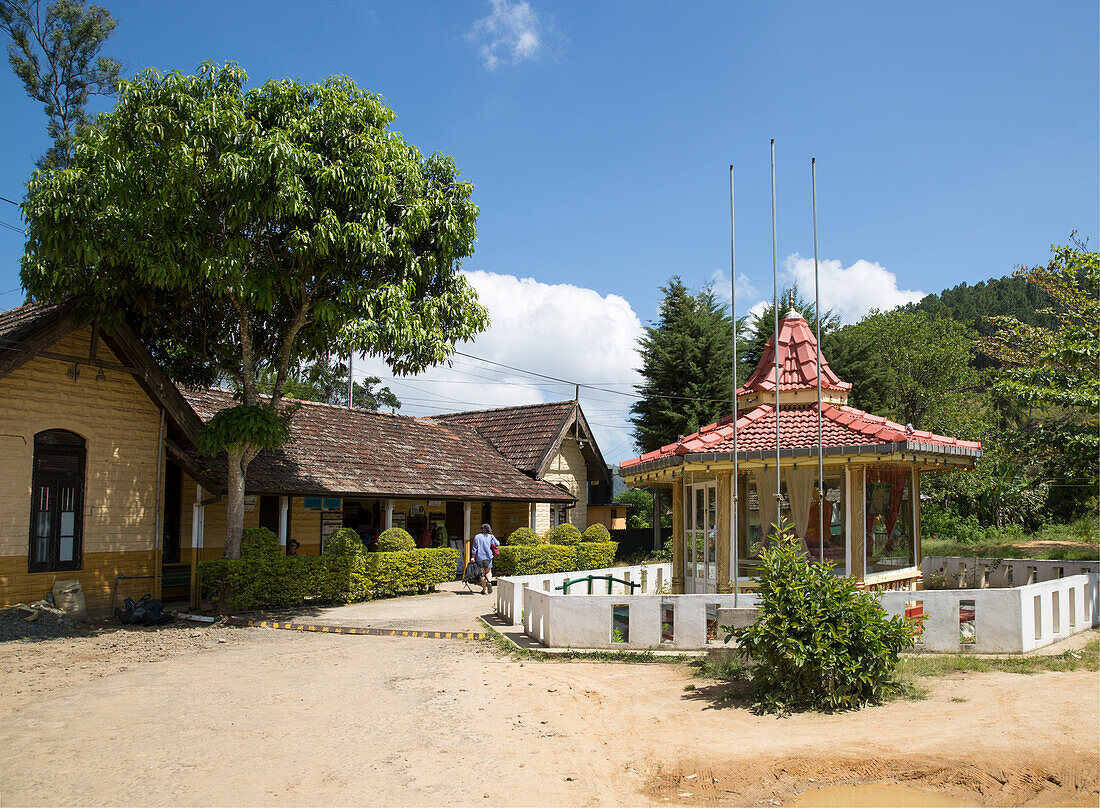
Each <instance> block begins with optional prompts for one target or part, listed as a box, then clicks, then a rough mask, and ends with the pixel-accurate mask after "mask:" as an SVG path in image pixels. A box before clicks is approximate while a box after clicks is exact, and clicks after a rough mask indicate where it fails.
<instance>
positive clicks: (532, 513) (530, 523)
mask: <svg viewBox="0 0 1100 808" xmlns="http://www.w3.org/2000/svg"><path fill="white" fill-rule="evenodd" d="M538 507H539V506H538V503H537V502H532V503H531V506H530V507H529V508H528V509H527V527H529V528H531V529H532V530H535V517H536V515H537V513H538Z"/></svg>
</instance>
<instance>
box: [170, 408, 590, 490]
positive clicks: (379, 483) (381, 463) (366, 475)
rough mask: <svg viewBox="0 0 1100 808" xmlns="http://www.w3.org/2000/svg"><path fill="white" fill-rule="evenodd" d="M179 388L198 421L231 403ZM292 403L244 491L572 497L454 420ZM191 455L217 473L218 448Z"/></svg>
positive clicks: (220, 476) (220, 466) (220, 463)
mask: <svg viewBox="0 0 1100 808" xmlns="http://www.w3.org/2000/svg"><path fill="white" fill-rule="evenodd" d="M183 393H184V397H185V398H186V399H187V400H188V402H189V403H190V404H191V406H192V407H194V409H195V410H196V412H198V413H199V415H200V416H201V417H202V419H203V420H204V421H206V420H209V419H210V418H211V417H212V416H213V415H214V413H216V412H217V411H218V410H220V409H224V408H225V407H229V406H233V403H234V402H233V397H232V393H230V392H229V391H227V390H201V391H195V390H185V391H183ZM288 403H292V402H290V401H288ZM298 403H300V408H299V409H298V411H297V412H296V413H295V414H294V417H293V419H292V420H291V427H290V431H291V436H292V438H293V440H292V442H291V443H289V444H287V445H286V446H283V447H281V448H280V449H278V450H276V451H273V452H266V451H265V452H261V453H260V454H259V455H257V457H256V459H255V460H253V461H252V463H251V464H249V466H248V490H249V491H250V492H256V493H271V494H320V493H331V494H345V495H352V494H360V495H373V496H389V497H429V498H431V499H480V500H514V501H521V502H569V503H571V502H573V497H571V496H570V495H569V494H568V493H566V492H565V491H563V490H561V489H560V488H558V487H557V486H554V485H551V484H550V483H546V482H542V481H540V480H533V479H531V478H530V477H528V476H526V475H525V474H522V473H521V472H519V471H517V470H516V468H515V467H514V466H513V465H512V464H510V463H509V462H508V460H506V459H505V457H504V456H503V455H501V454H500V453H499V452H498V451H496V450H495V449H494V448H493V447H492V446H491V445H489V443H488V442H486V440H485V439H484V438H482V437H481V436H480V435H479V434H478V433H477V432H476V431H474V430H473V429H471V428H469V427H466V426H464V425H462V424H455V423H441V422H437V421H435V420H433V419H427V418H409V417H407V416H403V415H386V414H384V413H378V412H370V411H368V410H359V409H354V410H353V409H348V408H347V407H336V406H332V405H329V404H318V403H314V402H298ZM197 462H198V464H199V465H200V466H201V467H202V470H203V471H205V472H207V473H208V475H210V476H211V477H213V479H215V480H224V479H225V459H224V455H223V456H222V457H221V458H220V459H219V460H215V459H214V458H209V457H207V458H205V459H200V460H198V461H197Z"/></svg>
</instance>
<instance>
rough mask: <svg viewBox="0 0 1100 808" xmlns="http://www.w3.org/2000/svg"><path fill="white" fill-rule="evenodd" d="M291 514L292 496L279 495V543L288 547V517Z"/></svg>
mask: <svg viewBox="0 0 1100 808" xmlns="http://www.w3.org/2000/svg"><path fill="white" fill-rule="evenodd" d="M289 515H290V497H279V544H280V545H282V546H283V547H286V538H287V536H286V528H287V522H288V519H287V517H288V516H289Z"/></svg>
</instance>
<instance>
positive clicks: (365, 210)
mask: <svg viewBox="0 0 1100 808" xmlns="http://www.w3.org/2000/svg"><path fill="white" fill-rule="evenodd" d="M246 83H247V76H246V75H245V73H244V71H243V70H242V69H241V68H239V67H238V66H236V65H234V64H227V65H224V66H219V65H215V64H213V63H210V62H207V63H205V64H203V65H202V66H201V67H200V68H199V72H198V75H195V76H188V75H184V74H182V73H178V72H171V73H168V74H165V75H162V74H161V73H159V72H157V71H155V70H147V71H144V72H142V73H140V74H138V75H137V76H135V77H134V78H133V79H132V80H129V81H125V82H123V83H122V85H121V90H120V93H119V100H118V104H117V105H116V106H115V108H114V109H113V110H112V111H110V112H107V113H104V114H102V115H100V116H98V117H97V118H96V121H95V125H94V126H91V127H88V128H87V129H86V130H85V131H82V132H80V133H79V134H78V135H77V137H76V143H75V145H74V148H73V149H72V159H71V168H70V169H68V170H42V171H38V172H36V173H35V174H34V176H33V177H32V178H31V180H30V182H29V183H28V192H27V199H26V202H25V204H24V215H25V218H26V221H27V234H28V242H27V247H26V252H25V254H24V256H23V261H22V269H21V278H22V281H23V284H24V286H25V287H26V288H27V290H28V292H29V293H30V295H31V296H32V297H33V298H34V299H36V300H43V301H60V300H62V299H72V300H73V301H74V305H75V313H76V317H77V318H78V319H79V320H82V321H83V320H86V319H92V318H96V319H98V320H99V321H100V322H101V323H103V324H104V325H106V326H110V325H112V324H114V323H116V322H118V321H119V320H120V319H125V320H126V321H127V322H129V323H130V325H132V326H133V327H134V328H135V329H136V331H137V333H138V334H139V336H140V337H141V339H142V341H143V343H144V344H145V345H146V346H148V347H149V349H150V350H151V352H152V353H153V355H154V357H155V358H156V359H157V361H158V362H159V363H160V364H161V366H162V367H164V368H165V369H166V370H167V371H168V373H169V375H170V376H171V377H172V379H173V380H174V381H176V382H179V383H182V384H185V385H191V386H209V385H210V384H212V383H213V382H214V381H215V380H228V381H229V383H230V384H231V385H232V386H233V387H234V388H235V389H237V390H239V391H240V402H241V404H242V405H245V406H248V407H256V406H261V399H260V386H259V383H258V380H259V377H260V376H261V375H262V374H263V373H264V372H265V371H270V372H271V373H273V374H274V381H273V382H272V384H271V387H270V390H271V399H270V401H269V402H264V403H263V404H262V406H264V407H268V408H270V409H271V410H272V411H274V412H275V413H277V412H279V404H280V402H281V399H282V396H283V395H284V393H285V388H286V383H287V379H288V378H289V376H290V373H291V371H292V370H293V369H295V368H299V367H302V366H304V365H308V364H310V363H315V362H318V361H321V360H322V359H323V358H325V357H329V356H332V355H347V354H349V353H351V352H353V351H354V352H359V353H369V354H373V355H376V356H380V357H382V359H384V360H385V362H386V363H387V364H388V365H389V367H390V368H391V369H392V370H393V372H394V373H397V374H404V373H415V372H418V371H420V370H423V369H424V368H426V367H428V366H430V365H433V364H436V363H438V362H441V361H443V360H444V359H445V358H446V357H447V356H448V355H449V354H450V353H451V352H452V351H453V350H454V346H455V344H456V342H458V341H460V340H468V339H470V338H472V337H473V336H474V335H475V334H477V333H478V332H479V331H481V330H483V329H484V328H485V327H486V325H487V324H488V316H487V312H486V311H485V309H484V308H482V307H481V306H480V305H478V303H477V296H476V294H475V292H474V290H473V288H472V287H471V286H470V285H469V283H468V282H467V281H466V280H465V278H464V276H463V275H462V274H461V273H460V272H459V266H460V263H461V260H462V259H463V258H466V257H468V256H469V255H471V254H472V252H473V245H474V241H475V237H476V232H475V224H476V220H477V206H476V205H474V203H473V201H472V198H471V197H472V194H473V190H474V189H473V185H472V184H470V183H469V182H463V181H461V180H460V179H459V174H458V170H457V168H456V166H455V164H454V162H453V160H451V158H449V157H446V156H445V155H442V154H433V155H430V156H428V157H424V156H423V155H421V154H420V152H419V151H418V150H417V149H416V148H415V147H414V146H412V145H411V144H409V143H407V142H406V141H405V140H404V139H403V138H402V137H401V136H400V135H399V134H398V133H397V132H395V131H392V129H391V127H392V125H393V123H394V120H395V117H396V116H395V115H394V113H393V112H392V111H391V110H390V109H388V108H387V107H386V106H385V105H384V104H383V103H382V101H381V99H380V98H379V97H378V96H377V95H373V94H371V93H367V92H364V91H363V90H361V89H360V88H359V87H358V86H356V84H355V83H354V82H353V81H352V80H351V79H349V78H346V77H332V78H329V79H326V80H324V81H322V82H320V83H317V84H314V83H303V82H298V81H293V80H289V79H282V80H270V81H267V82H265V83H264V84H263V85H262V86H257V87H253V88H252V89H249V90H245V85H246ZM271 414H272V413H269V416H270V415H271ZM255 415H256V412H245V413H241V414H238V415H234V416H231V417H228V418H227V419H226V420H225V421H224V423H223V424H218V425H215V424H212V426H211V428H210V433H211V438H210V441H209V444H210V445H211V446H227V447H230V448H229V449H228V450H227V454H228V471H229V474H228V480H229V502H228V508H229V513H230V514H232V515H233V519H230V520H228V522H227V535H226V553H227V554H228V555H230V556H232V555H234V554H235V552H236V550H237V549H238V547H239V544H238V543H239V537H240V529H241V521H240V519H241V516H240V515H241V514H242V513H243V510H242V509H241V507H240V503H241V499H240V498H241V496H242V495H243V494H242V492H243V488H244V487H243V484H242V479H243V477H244V475H245V474H246V473H247V467H248V463H249V462H250V461H251V459H252V458H253V457H254V456H255V454H256V453H257V452H258V451H259V450H260V449H262V448H265V447H267V446H270V445H273V444H275V443H276V442H277V439H278V438H279V437H280V434H282V436H283V437H284V438H285V433H280V432H279V431H278V430H277V429H276V428H275V422H274V419H273V418H272V417H268V418H266V419H264V420H262V421H261V420H258V419H257V418H255V417H254V416H255Z"/></svg>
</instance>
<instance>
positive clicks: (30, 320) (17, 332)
mask: <svg viewBox="0 0 1100 808" xmlns="http://www.w3.org/2000/svg"><path fill="white" fill-rule="evenodd" d="M63 305H65V304H63V303H24V304H23V305H22V306H17V307H16V308H14V309H8V310H7V311H4V312H0V338H2V339H3V343H2V344H0V348H2V347H5V346H7V347H10V343H12V342H18V341H19V340H21V339H24V338H25V337H26V336H27V335H29V334H30V333H31V332H33V331H34V330H35V328H36V327H37V326H38V323H40V322H41V321H42V320H43V319H45V318H47V317H49V316H50V315H52V314H53V313H54V312H56V311H57V310H58V309H60V308H61V307H62V306H63Z"/></svg>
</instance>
